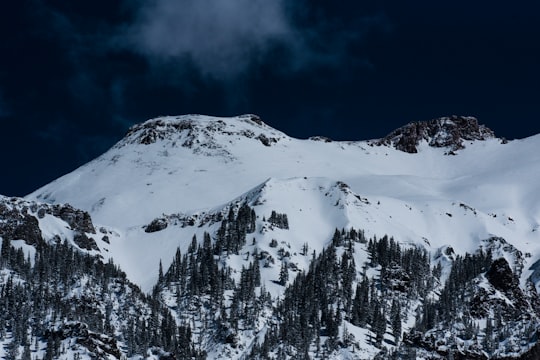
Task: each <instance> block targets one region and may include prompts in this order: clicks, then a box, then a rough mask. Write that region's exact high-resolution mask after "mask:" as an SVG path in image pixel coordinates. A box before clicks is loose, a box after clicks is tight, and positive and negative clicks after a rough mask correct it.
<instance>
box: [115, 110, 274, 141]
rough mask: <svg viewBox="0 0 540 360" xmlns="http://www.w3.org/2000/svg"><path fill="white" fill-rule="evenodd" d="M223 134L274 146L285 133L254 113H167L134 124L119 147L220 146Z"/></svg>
mask: <svg viewBox="0 0 540 360" xmlns="http://www.w3.org/2000/svg"><path fill="white" fill-rule="evenodd" d="M219 136H227V137H236V138H242V137H245V138H254V139H256V140H259V141H260V142H261V143H262V144H263V145H265V146H271V145H272V144H273V143H276V142H277V141H278V140H279V138H281V137H282V136H283V134H282V133H280V132H278V131H277V130H275V129H273V128H271V127H270V126H268V125H266V124H265V123H264V122H263V121H262V120H261V118H260V117H259V116H257V115H253V114H246V115H240V116H236V117H228V118H226V117H213V116H206V115H197V114H191V115H182V116H163V117H158V118H154V119H150V120H148V121H145V122H143V123H141V124H137V125H134V126H132V127H131V128H130V129H129V130H128V132H127V134H126V136H125V137H124V139H123V140H122V141H120V143H119V144H118V146H125V145H127V144H140V145H150V144H154V143H156V142H160V141H165V142H170V143H171V145H172V146H175V147H176V146H181V147H187V148H192V149H193V148H208V149H215V148H219V147H220V146H219V144H217V143H216V140H217V137H219ZM229 140H230V139H229Z"/></svg>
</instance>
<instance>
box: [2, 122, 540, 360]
mask: <svg viewBox="0 0 540 360" xmlns="http://www.w3.org/2000/svg"><path fill="white" fill-rule="evenodd" d="M538 148H540V135H536V136H533V137H530V138H527V139H523V140H514V141H510V142H507V141H505V140H502V139H498V138H496V137H495V136H494V134H493V132H492V131H491V130H489V129H487V128H486V127H485V126H483V125H479V124H478V122H477V121H476V119H474V118H470V117H449V118H441V119H435V120H432V121H430V122H426V123H414V124H409V125H407V126H405V127H404V128H402V129H398V130H396V131H395V132H393V133H391V134H390V135H389V136H387V137H385V138H383V139H378V140H368V141H348V142H336V141H331V140H329V139H326V138H322V137H315V138H310V139H307V140H300V139H294V138H291V137H289V136H287V135H285V134H283V133H281V132H279V131H278V130H275V129H272V128H271V127H269V126H267V125H266V124H264V123H263V122H262V121H261V120H260V119H259V118H258V117H256V116H254V115H244V116H240V117H234V118H215V117H208V116H201V115H186V116H180V117H164V118H157V119H152V120H149V121H147V122H145V123H143V124H140V125H136V126H134V127H133V128H131V129H130V130H129V132H128V134H127V135H126V137H125V138H124V139H123V140H121V141H120V142H119V143H118V144H116V145H115V146H114V147H113V148H111V149H110V150H109V151H108V152H106V153H105V154H103V155H102V156H100V157H99V158H97V159H96V160H94V161H92V162H90V163H88V164H86V165H84V166H83V167H81V168H79V169H77V170H75V171H74V172H72V173H70V174H67V175H65V176H64V177H62V178H60V179H58V180H56V181H54V182H52V183H51V184H48V185H46V186H44V187H43V188H41V189H39V190H37V191H36V192H34V193H32V194H30V195H29V196H27V200H26V201H32V202H34V201H37V202H39V203H40V204H41V203H42V202H44V203H49V204H62V203H69V204H71V205H73V206H74V207H75V208H80V209H82V210H83V211H86V212H88V214H89V215H88V216H91V219H92V221H93V223H94V224H96V225H95V227H94V228H96V229H97V228H99V229H101V228H103V229H104V230H103V231H104V233H103V234H104V235H105V234H107V241H104V240H103V239H101V240H100V239H99V236H98V239H97V240H95V243H96V248H95V249H92V248H88V249H87V248H85V247H84V246H83V247H81V246H79V245H77V243H76V242H73V245H74V246H78V248H79V250H81V251H94V253H97V254H99V256H101V257H102V258H103V259H104V260H105V261H107V260H108V259H112V260H113V261H114V263H116V264H118V265H119V266H120V268H121V269H122V270H123V271H125V272H126V275H127V278H128V279H129V280H130V281H132V282H134V283H136V284H138V285H139V286H141V287H142V289H143V291H145V292H147V293H150V292H152V294H153V296H155V297H156V298H157V299H158V301H159V302H161V303H163V304H166V305H167V307H168V308H169V310H170V311H171V312H172V314H173V315H174V317H175V318H176V321H177V322H178V324H191V325H190V329H191V331H193V336H194V339H195V340H194V343H197V344H198V345H197V346H198V347H199V349H204V351H206V353H207V354H208V356H209V357H210V358H238V359H239V358H242V357H245V356H248V355H249V354H251V355H249V356H251V357H253V358H257V356H259V355H260V356H262V355H261V354H263V355H264V354H266V355H268V354H273V355H274V356H276V357H278V358H279V357H284V358H291V357H293V358H294V357H298V356H300V354H301V353H302V354H303V355H302V356H310V357H317V358H359V359H367V358H373V357H375V356H377V354H379V356H383V358H384V357H385V356H387V355H388V353H385V352H388V351H389V352H393V353H394V356H398V355H397V354H401V355H399V356H409V357H410V356H413V355H412V354H413V352H415V353H416V354H417V355H418V357H417V358H435V359H437V358H441V357H446V356H450V355H449V354H450V353H452V356H458V354H459V353H461V354H462V356H464V358H470V357H471V356H473V355H474V356H475V357H477V358H491V357H494V358H495V357H501V358H502V357H504V356H511V355H512V356H513V355H522V354H526V353H531V352H532V351H536V350H535V349H536V347H535V344H536V341H535V340H534V333H535V331H536V330H537V329H538V324H539V322H538V314H536V311H537V308H538V306H537V305H538V303H539V302H538V299H537V295H536V292H537V290H536V289H537V288H540V270H539V269H540V266H538V263H539V262H540V247H539V246H540V241H539V240H540V233H539V231H538V228H539V224H540V191H539V185H538V184H540V181H539V180H540V153H538V151H537V149H538ZM413 150H414V151H413ZM14 201H15V202H23V200H14ZM35 206H37V207H44V208H51V209H52V207H53V206H63V205H46V204H42V205H35ZM25 211H26V210H25ZM34 213H35V210H32V209H30V213H28V214H29V215H31V216H34V215H35V214H37V213H35V214H34ZM14 216H15V215H14ZM26 216H27V215H25V214H24V211H23V214H22V215H20V216H19V218H26ZM36 216H37V215H36ZM15 218H16V216H15ZM17 221H18V220H17ZM21 221H22V220H21ZM40 224H41V223H40ZM40 226H41V225H40ZM40 229H42V231H44V230H45V228H44V227H43V226H42V227H41V228H40ZM0 230H2V228H1V227H0ZM55 233H61V234H64V233H65V230H63V229H62V226H60V227H53V228H52V230H50V237H54V234H55ZM6 234H13V231H11V232H9V231H4V232H3V233H2V234H0V236H4V238H7V237H8V235H6ZM68 235H69V236H68ZM86 235H87V237H89V238H92V237H91V236H90V234H89V233H87V234H86ZM70 236H71V237H70ZM64 237H67V238H68V239H72V238H73V239H75V238H74V237H73V235H72V234H71V233H69V234H67V235H64ZM192 239H193V240H192ZM10 240H11V242H12V243H13V240H15V241H16V239H15V238H14V237H13V236H11V235H10ZM29 245H32V244H30V243H29V242H28V241H26V245H25V246H29ZM398 248H399V249H398ZM28 251H31V250H30V249H29V248H28ZM389 259H391V261H390V260H389ZM203 264H204V265H203ZM158 267H159V268H160V271H158ZM259 267H260V269H259ZM180 269H196V270H197V271H195V272H186V271H187V270H180ZM198 272H200V273H201V274H206V275H204V276H203V278H199V275H198ZM209 274H210V275H209ZM332 274H334V275H332ZM218 278H219V279H220V280H216V279H218ZM500 278H503V279H507V281H503V282H501V281H499V279H500ZM254 279H260V280H258V281H255V280H254ZM296 279H299V280H298V281H296ZM314 279H316V280H314ZM317 284H327V286H326V288H327V289H326V290H327V291H323V292H321V290H320V286H317ZM456 284H459V286H457V287H456V286H455V285H456ZM506 285H508V286H506ZM310 286H311V287H312V288H310ZM370 289H371V290H370ZM300 293H310V294H311V295H310V296H309V301H308V302H307V303H306V304H309V307H310V311H311V312H310V313H309V314H308V313H305V314H304V313H303V312H304V311H307V307H308V305H305V306H306V307H304V308H296V306H297V305H298V303H299V302H300V303H301V302H302V301H301V300H299V299H302V296H301V295H299V294H300ZM246 294H249V295H246ZM267 294H268V296H267ZM314 294H316V295H314ZM362 294H364V295H365V299H364V298H363V297H362V296H363V295H362ZM361 295H362V296H361ZM299 296H300V297H299ZM313 297H314V298H321V299H325V300H324V301H325V302H324V304H322V303H321V302H312V300H313V299H312V298H313ZM303 299H306V296H304V297H303ZM340 299H341V300H340ZM344 299H348V300H344ZM362 299H363V300H362ZM453 299H458V300H456V301H454V300H453ZM283 304H288V305H283ZM479 304H484V305H479ZM294 308H296V310H294V311H292V310H291V309H294ZM240 309H243V310H240ZM314 309H318V310H314ZM367 309H370V310H367ZM391 309H393V310H391ZM512 309H513V310H512ZM242 311H243V312H245V313H244V315H245V316H244V319H243V320H238V319H237V316H239V312H242ZM301 313H302V314H303V316H304V317H302V316H300V317H299V314H301ZM315 313H316V314H317V315H314V314H315ZM368 313H369V316H367V315H366V316H367V317H365V318H364V316H363V315H362V314H368ZM254 314H256V315H254ZM338 314H339V315H338ZM517 314H530V315H529V316H528V317H524V316H521V315H519V316H518V315H517ZM334 317H335V318H334ZM308 318H309V320H307V319H308ZM283 319H288V320H287V321H289V322H290V328H291V331H293V330H294V331H296V330H298V329H297V328H296V327H295V326H297V325H294V324H297V322H298V321H307V322H306V323H304V325H303V328H305V327H306V326H307V327H308V328H310V329H318V332H317V331H315V332H308V333H294V338H296V339H302V341H299V340H298V341H296V342H295V341H291V340H290V338H291V336H290V335H291V334H289V335H287V330H286V329H287V326H286V325H285V324H284V323H283V321H284V320H283ZM381 319H382V320H381ZM392 319H393V320H392ZM492 321H493V322H494V321H498V322H499V325H500V329H499V330H496V331H495V332H493V329H491V330H490V326H491V325H489V326H488V324H490V322H492ZM335 324H340V326H339V327H337V328H336V327H335ZM388 324H392V325H391V326H390V325H388ZM502 329H504V331H503V330H502ZM298 331H299V330H298ZM509 333H514V334H515V335H512V336H510V335H508V334H509ZM349 335H350V336H349ZM434 338H435V339H439V340H440V341H432V339H434ZM482 339H483V340H482ZM347 344H348V345H347ZM321 347H322V350H321ZM505 349H506V350H505ZM384 354H387V355H384ZM266 355H265V356H266ZM524 356H525V355H524ZM458 358H459V357H458Z"/></svg>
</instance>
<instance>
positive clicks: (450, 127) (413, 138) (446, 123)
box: [377, 115, 495, 154]
mask: <svg viewBox="0 0 540 360" xmlns="http://www.w3.org/2000/svg"><path fill="white" fill-rule="evenodd" d="M494 137H495V134H494V132H493V131H492V130H490V129H489V128H487V127H486V126H484V125H479V124H478V120H477V119H476V118H475V117H472V116H456V115H453V116H449V117H441V118H438V119H433V120H430V121H418V122H412V123H409V124H407V125H405V126H403V127H400V128H399V129H396V130H394V131H392V132H391V133H390V134H388V135H387V136H385V137H384V138H382V139H380V140H379V141H378V142H377V145H388V146H393V147H395V148H396V149H398V150H401V151H404V152H408V153H417V152H418V145H419V144H420V142H422V141H426V142H427V143H428V144H429V146H433V147H444V148H448V149H449V152H448V154H453V152H454V151H456V150H460V149H463V148H465V145H464V141H473V140H486V139H491V138H494Z"/></svg>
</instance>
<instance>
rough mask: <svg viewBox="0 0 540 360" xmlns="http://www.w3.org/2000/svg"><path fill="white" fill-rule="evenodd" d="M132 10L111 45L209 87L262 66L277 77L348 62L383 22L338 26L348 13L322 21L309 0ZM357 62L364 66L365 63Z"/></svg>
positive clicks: (181, 1) (170, 4)
mask: <svg viewBox="0 0 540 360" xmlns="http://www.w3.org/2000/svg"><path fill="white" fill-rule="evenodd" d="M131 4H133V3H131ZM136 4H138V7H137V8H136V9H134V13H135V17H134V21H133V22H132V23H131V24H129V25H128V26H126V27H125V28H124V29H123V32H122V34H121V36H120V37H119V38H118V39H117V40H118V42H119V43H121V44H122V46H127V47H128V48H130V49H131V50H132V51H135V52H138V53H139V54H141V55H143V56H145V57H147V58H148V59H150V60H151V61H152V62H153V63H154V64H156V63H157V65H158V67H161V68H164V65H171V64H172V65H173V66H176V67H178V71H180V72H181V71H182V70H181V68H188V69H189V67H187V66H186V65H189V64H191V65H193V66H195V68H196V69H197V70H198V71H199V72H200V73H202V74H203V75H204V76H206V77H208V78H212V79H215V80H231V79H237V78H238V77H239V76H241V75H243V74H244V73H246V72H247V71H249V70H252V69H253V68H255V67H257V66H259V65H261V64H269V63H275V64H277V65H278V66H276V68H277V69H276V71H277V72H280V71H285V72H287V71H301V70H306V69H308V70H311V69H313V68H317V67H320V66H330V67H332V66H334V67H335V66H338V65H339V64H340V63H342V61H343V60H348V56H349V55H350V53H349V50H350V48H351V46H354V45H355V44H358V43H359V42H360V41H361V38H362V36H363V35H364V34H365V33H366V32H367V31H369V30H370V29H372V28H376V27H384V23H385V22H386V20H387V19H386V18H385V17H384V16H380V14H375V15H374V14H372V13H369V14H362V13H360V14H355V16H348V15H347V16H348V19H347V20H346V21H345V22H344V21H342V18H340V16H342V15H343V11H345V12H347V9H344V10H343V9H340V10H339V11H338V12H336V13H334V14H332V15H326V13H327V12H326V10H328V9H327V8H320V7H319V8H317V7H316V5H314V4H312V3H311V2H310V1H297V2H295V3H293V2H290V1H286V0H159V1H157V0H154V1H149V2H138V3H137V2H136ZM324 6H326V7H332V5H324ZM333 10H335V6H334V9H333ZM306 14H308V15H307V17H306ZM313 14H317V15H313ZM361 62H362V63H364V64H365V63H367V59H366V58H364V59H361ZM165 68H170V67H169V66H165Z"/></svg>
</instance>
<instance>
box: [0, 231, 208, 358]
mask: <svg viewBox="0 0 540 360" xmlns="http://www.w3.org/2000/svg"><path fill="white" fill-rule="evenodd" d="M0 255H1V257H0V269H3V272H4V273H5V274H7V275H6V278H5V281H4V282H3V283H1V285H0V304H1V306H0V307H1V308H2V312H1V313H0V340H1V339H9V338H11V341H10V342H9V345H8V346H9V349H8V355H7V357H6V359H25V360H26V359H32V360H34V359H38V357H37V355H36V354H37V353H38V351H42V352H44V357H43V358H44V359H55V358H58V356H60V355H62V354H65V353H66V351H67V349H65V348H64V347H63V346H61V342H62V340H64V339H66V338H67V337H69V336H75V337H76V338H77V342H80V343H81V344H85V345H86V346H87V347H88V346H89V347H90V348H93V349H94V350H95V352H96V353H101V354H102V356H105V355H106V354H110V355H112V356H115V357H117V358H121V353H122V351H121V350H123V351H124V352H125V353H126V354H127V355H128V356H132V355H135V354H140V355H145V354H146V353H147V351H148V349H151V348H153V347H156V348H160V349H162V350H161V351H163V353H165V354H167V353H168V354H171V355H173V356H180V357H181V358H182V357H183V356H184V355H186V356H188V357H190V358H196V357H199V355H200V354H198V353H197V352H196V351H195V350H194V349H193V347H192V340H191V335H190V331H189V329H186V328H183V327H181V326H180V327H179V326H177V325H176V321H175V320H174V318H173V317H172V315H171V313H170V311H169V309H168V308H166V307H164V306H163V304H162V303H161V302H159V301H156V300H155V299H153V298H152V297H151V296H147V295H145V294H143V293H142V292H141V291H140V289H139V288H138V287H137V286H135V285H133V284H131V283H130V282H129V281H128V280H127V279H126V275H125V273H124V272H122V271H121V270H120V269H119V268H118V267H117V266H116V265H114V264H113V263H112V262H103V261H102V259H101V258H100V257H97V256H91V255H89V254H88V253H83V252H80V251H78V250H76V249H74V248H73V247H72V246H70V245H69V244H67V243H66V242H63V243H61V244H55V245H50V244H47V243H44V242H43V243H39V244H38V245H37V246H36V253H35V256H34V258H33V259H30V258H29V257H25V256H24V252H23V250H22V249H20V248H19V249H16V248H14V247H13V246H11V244H10V242H9V241H2V248H1V251H0ZM76 293H80V295H74V294H76ZM113 308H114V310H113ZM114 319H120V320H121V321H114ZM103 336H104V337H103ZM103 339H108V340H107V342H106V343H105V344H104V341H103ZM119 342H122V343H123V344H125V348H124V349H121V348H119V347H118V343H119ZM21 349H22V350H21Z"/></svg>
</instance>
